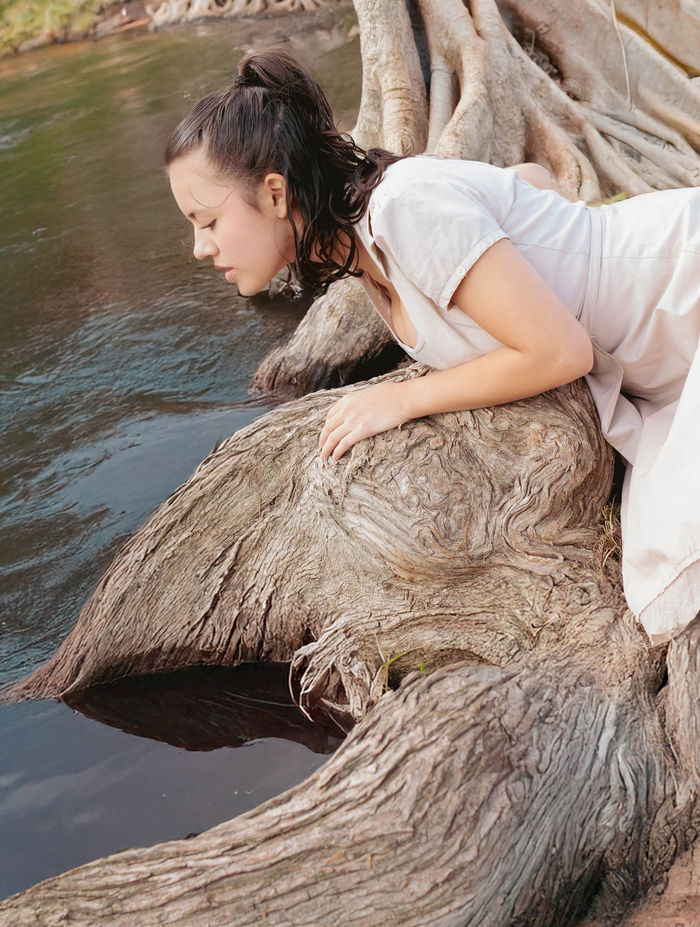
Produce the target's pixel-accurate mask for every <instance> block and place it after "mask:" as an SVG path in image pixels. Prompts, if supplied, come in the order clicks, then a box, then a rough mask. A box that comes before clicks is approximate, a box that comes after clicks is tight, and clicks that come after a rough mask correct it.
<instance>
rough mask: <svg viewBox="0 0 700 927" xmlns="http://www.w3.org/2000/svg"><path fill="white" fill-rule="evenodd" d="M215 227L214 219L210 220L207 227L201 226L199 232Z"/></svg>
mask: <svg viewBox="0 0 700 927" xmlns="http://www.w3.org/2000/svg"><path fill="white" fill-rule="evenodd" d="M215 225H216V219H212V220H211V222H210V223H209V225H203V226H202V228H201V229H200V231H202V232H203V231H204V229H213V228H214V226H215Z"/></svg>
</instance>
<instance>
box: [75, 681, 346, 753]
mask: <svg viewBox="0 0 700 927" xmlns="http://www.w3.org/2000/svg"><path fill="white" fill-rule="evenodd" d="M67 703H68V704H69V705H70V706H71V707H72V708H75V709H77V710H78V711H79V712H81V714H84V715H86V716H87V717H88V718H93V719H94V720H95V721H101V722H102V723H103V724H109V725H110V726H112V727H117V728H119V729H120V730H122V731H127V732H128V733H130V734H138V735H139V736H140V737H150V738H151V739H153V740H161V741H163V742H164V743H167V744H172V746H174V747H182V748H183V749H185V750H217V749H218V748H219V747H240V746H242V745H243V744H246V743H250V741H252V740H259V739H260V738H261V737H281V738H283V739H284V740H291V741H294V742H295V743H300V744H304V746H306V747H308V748H309V750H312V751H313V752H314V753H332V752H333V751H334V750H335V749H336V747H338V746H339V744H340V742H341V741H342V739H343V737H344V736H345V735H344V732H343V731H341V730H340V729H330V728H329V729H324V728H323V727H321V726H320V725H318V724H312V723H311V722H310V721H309V720H308V719H307V718H306V717H305V715H303V714H302V713H301V711H300V710H299V708H298V707H297V706H296V705H295V704H294V702H293V701H292V698H291V695H290V693H289V665H288V664H258V663H254V664H253V663H250V664H244V665H242V666H237V667H224V666H221V667H204V666H197V667H189V668H187V669H182V670H178V671H176V672H172V673H159V674H153V675H149V676H137V677H133V678H131V679H120V680H117V681H116V682H109V683H105V684H104V685H101V686H93V687H92V688H90V689H86V690H83V691H82V692H80V693H79V694H77V695H74V696H72V697H71V698H69V699H67Z"/></svg>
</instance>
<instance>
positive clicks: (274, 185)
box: [263, 174, 287, 219]
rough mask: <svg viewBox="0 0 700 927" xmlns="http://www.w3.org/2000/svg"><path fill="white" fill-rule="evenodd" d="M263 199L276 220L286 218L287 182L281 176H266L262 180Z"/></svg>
mask: <svg viewBox="0 0 700 927" xmlns="http://www.w3.org/2000/svg"><path fill="white" fill-rule="evenodd" d="M263 197H264V199H265V200H266V201H267V202H268V203H269V204H270V206H271V208H272V209H274V211H275V215H276V216H277V218H278V219H286V218H287V181H286V180H285V179H284V177H283V176H282V175H281V174H267V175H266V176H265V178H264V180H263Z"/></svg>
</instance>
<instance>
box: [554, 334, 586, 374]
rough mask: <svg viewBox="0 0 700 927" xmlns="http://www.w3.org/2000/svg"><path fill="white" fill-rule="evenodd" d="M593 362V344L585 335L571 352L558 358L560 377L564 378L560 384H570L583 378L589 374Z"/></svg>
mask: <svg viewBox="0 0 700 927" xmlns="http://www.w3.org/2000/svg"><path fill="white" fill-rule="evenodd" d="M593 361H594V357H593V344H592V343H591V339H590V338H589V337H588V335H586V336H585V338H581V339H580V342H579V343H578V344H576V345H575V346H574V347H572V349H571V350H569V351H567V352H565V353H562V354H561V355H560V356H559V358H558V363H559V366H560V368H561V373H562V376H564V377H565V379H564V380H563V381H562V383H572V382H573V381H574V380H578V379H579V378H580V377H585V375H586V374H587V373H590V372H591V370H592V368H593Z"/></svg>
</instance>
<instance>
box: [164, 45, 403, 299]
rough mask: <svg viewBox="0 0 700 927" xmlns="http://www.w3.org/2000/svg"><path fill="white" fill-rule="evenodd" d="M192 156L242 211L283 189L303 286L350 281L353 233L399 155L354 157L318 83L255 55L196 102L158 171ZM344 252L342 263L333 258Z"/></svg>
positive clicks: (271, 55) (266, 54) (284, 58)
mask: <svg viewBox="0 0 700 927" xmlns="http://www.w3.org/2000/svg"><path fill="white" fill-rule="evenodd" d="M199 149H201V150H202V152H203V153H204V155H205V156H206V159H207V161H208V162H209V164H210V165H211V167H212V169H213V170H214V172H215V173H216V174H217V175H219V176H221V177H222V178H226V179H233V180H235V181H237V182H238V183H240V184H241V187H242V189H243V191H244V194H245V195H246V196H247V198H248V200H249V202H250V203H251V205H255V200H254V194H255V191H256V190H257V189H258V188H259V186H260V183H261V182H262V180H263V178H264V177H265V175H266V174H268V173H270V172H273V173H279V174H281V175H282V176H283V177H284V178H285V181H286V183H287V210H288V213H289V216H290V217H291V215H292V209H294V208H296V209H297V210H298V212H299V215H300V216H301V219H302V223H301V224H302V230H301V233H299V232H298V230H297V228H296V224H295V223H294V222H291V226H292V230H293V234H294V242H295V251H296V259H295V261H294V263H293V264H292V272H293V273H294V274H295V276H296V277H297V279H299V280H300V281H303V282H304V283H306V284H308V285H310V286H316V287H318V286H322V285H325V284H326V283H330V282H332V281H333V280H339V279H341V278H342V277H346V276H348V275H354V276H359V275H360V273H361V271H359V270H358V269H357V266H356V263H357V246H356V244H355V237H354V235H353V232H352V225H353V223H355V222H356V221H357V220H358V219H359V218H360V217H361V216H362V214H363V212H364V210H365V208H366V206H367V201H368V199H369V196H370V193H371V192H372V190H373V189H374V187H375V186H376V185H377V184H378V183H379V181H380V180H381V179H382V176H383V174H384V171H385V169H386V168H387V167H388V166H389V165H390V164H393V163H394V162H395V161H399V160H401V158H402V157H406V156H405V155H403V156H401V155H394V154H392V153H391V152H389V151H385V150H384V149H382V148H370V149H368V150H367V151H364V150H363V149H362V148H359V147H358V146H357V145H356V144H355V143H354V142H353V140H352V138H351V137H350V136H349V135H346V134H343V133H341V132H339V131H338V129H337V128H336V125H335V122H334V121H333V113H332V111H331V107H330V105H329V103H328V100H327V99H326V96H325V94H324V93H323V91H322V90H321V88H320V86H319V85H318V83H317V82H316V81H315V80H314V79H313V78H312V77H311V75H310V74H309V73H308V72H307V71H306V69H305V68H304V67H303V66H302V65H301V64H300V63H299V62H298V61H297V60H296V59H295V58H294V56H293V55H291V54H290V53H289V52H288V51H286V50H285V49H282V48H272V49H269V50H267V51H262V52H254V53H252V54H250V55H247V56H246V57H245V58H244V59H243V60H242V61H241V63H240V65H239V68H238V76H237V77H236V78H235V79H234V80H233V82H232V83H230V84H229V85H227V86H225V87H222V88H221V89H220V90H216V91H214V92H213V93H210V94H208V95H207V96H205V97H203V98H202V99H201V100H200V101H199V102H198V103H197V104H196V106H195V107H194V108H193V109H192V110H191V111H190V112H189V113H188V114H187V116H185V118H184V119H183V120H182V121H181V122H180V124H179V125H178V126H177V127H176V128H175V130H174V131H173V132H172V134H171V136H170V138H169V139H168V143H167V147H166V151H165V164H166V166H169V165H170V164H172V163H173V162H174V161H176V160H177V159H178V158H181V157H184V156H186V155H188V154H191V153H193V152H194V151H197V150H199ZM338 245H341V246H342V245H345V246H346V247H347V248H348V251H347V256H346V258H345V260H344V261H342V262H339V261H338V259H337V257H336V258H334V253H335V252H336V250H337V247H336V246H338Z"/></svg>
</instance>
